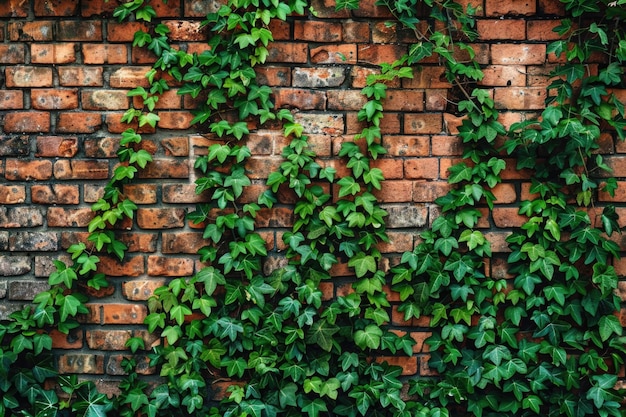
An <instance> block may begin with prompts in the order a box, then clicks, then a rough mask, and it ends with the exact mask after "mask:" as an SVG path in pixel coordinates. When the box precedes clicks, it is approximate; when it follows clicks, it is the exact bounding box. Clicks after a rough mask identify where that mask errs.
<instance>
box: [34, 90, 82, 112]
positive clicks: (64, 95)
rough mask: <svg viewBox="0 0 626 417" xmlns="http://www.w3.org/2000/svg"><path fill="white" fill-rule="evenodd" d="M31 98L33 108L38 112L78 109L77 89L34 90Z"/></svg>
mask: <svg viewBox="0 0 626 417" xmlns="http://www.w3.org/2000/svg"><path fill="white" fill-rule="evenodd" d="M30 97H31V104H32V106H33V108H34V109H37V110H69V109H75V108H77V107H78V91H77V90H76V89H56V88H46V89H33V90H31V93H30Z"/></svg>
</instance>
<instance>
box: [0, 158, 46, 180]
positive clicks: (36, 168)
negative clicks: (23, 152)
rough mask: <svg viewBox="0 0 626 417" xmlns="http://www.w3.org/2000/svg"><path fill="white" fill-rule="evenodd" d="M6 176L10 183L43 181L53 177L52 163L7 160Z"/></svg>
mask: <svg viewBox="0 0 626 417" xmlns="http://www.w3.org/2000/svg"><path fill="white" fill-rule="evenodd" d="M4 176H5V178H6V179H8V180H9V181H31V180H36V181H42V180H47V179H50V178H51V177H52V161H48V160H23V159H7V160H6V162H5V173H4Z"/></svg>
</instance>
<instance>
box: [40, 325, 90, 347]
mask: <svg viewBox="0 0 626 417" xmlns="http://www.w3.org/2000/svg"><path fill="white" fill-rule="evenodd" d="M48 334H49V335H50V338H51V339H52V347H53V348H54V349H80V348H82V347H83V331H82V329H74V330H71V331H70V332H69V333H67V334H65V333H61V332H60V331H58V330H54V329H53V330H50V332H49V333H48Z"/></svg>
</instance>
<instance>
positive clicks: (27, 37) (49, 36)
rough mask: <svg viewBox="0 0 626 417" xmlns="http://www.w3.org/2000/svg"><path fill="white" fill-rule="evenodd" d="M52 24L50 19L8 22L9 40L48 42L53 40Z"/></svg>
mask: <svg viewBox="0 0 626 417" xmlns="http://www.w3.org/2000/svg"><path fill="white" fill-rule="evenodd" d="M53 26H54V23H53V22H52V21H37V22H24V21H21V22H9V25H8V28H7V29H8V33H9V40H11V41H28V42H32V41H35V42H50V41H52V40H53Z"/></svg>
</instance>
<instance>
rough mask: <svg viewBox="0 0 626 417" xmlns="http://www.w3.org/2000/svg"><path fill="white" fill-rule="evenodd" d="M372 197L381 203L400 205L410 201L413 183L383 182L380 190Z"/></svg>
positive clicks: (400, 181) (399, 181)
mask: <svg viewBox="0 0 626 417" xmlns="http://www.w3.org/2000/svg"><path fill="white" fill-rule="evenodd" d="M374 195H375V196H376V197H377V198H378V201H380V202H383V203H402V202H408V201H412V198H413V181H402V180H390V181H385V185H384V187H383V188H382V190H376V191H375V192H374Z"/></svg>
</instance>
